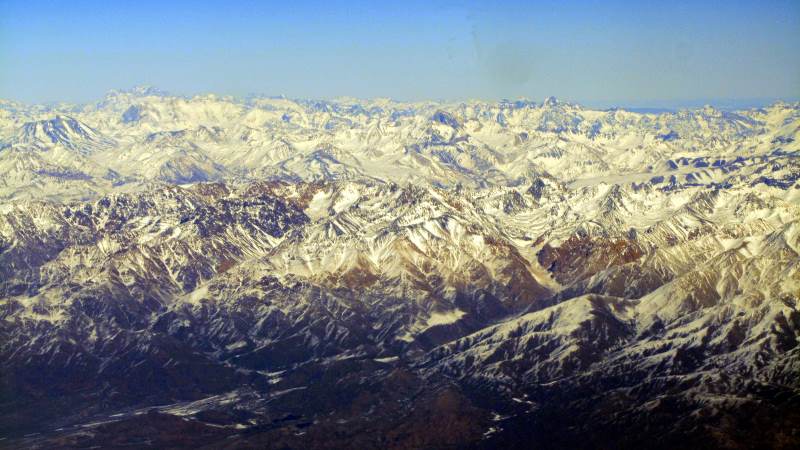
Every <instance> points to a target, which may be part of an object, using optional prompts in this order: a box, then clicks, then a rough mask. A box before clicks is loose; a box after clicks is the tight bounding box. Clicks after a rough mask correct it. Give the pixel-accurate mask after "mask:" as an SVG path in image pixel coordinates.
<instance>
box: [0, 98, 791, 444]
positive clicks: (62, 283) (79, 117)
mask: <svg viewBox="0 0 800 450" xmlns="http://www.w3.org/2000/svg"><path fill="white" fill-rule="evenodd" d="M799 139H800V104H787V103H778V104H775V105H772V106H770V107H767V108H762V109H752V110H744V111H720V110H717V109H714V108H712V107H705V108H703V109H698V110H691V111H680V112H675V113H662V114H640V113H634V112H629V111H625V110H621V109H615V110H605V111H596V110H590V109H585V108H582V107H580V106H578V105H573V104H567V103H562V102H559V101H557V100H556V99H554V98H548V99H546V100H545V101H544V102H541V103H539V102H531V101H503V102H479V101H471V102H463V103H453V104H444V103H435V102H422V103H400V102H394V101H390V100H383V99H377V100H368V101H367V100H365V101H362V100H352V99H341V100H336V101H307V100H289V99H285V98H265V97H252V98H247V99H233V98H227V97H217V96H213V95H205V96H196V97H192V98H185V97H176V96H170V95H168V94H165V93H162V92H160V91H158V90H155V89H152V88H150V89H145V88H137V89H134V90H131V91H124V92H112V93H110V94H109V95H108V96H106V98H104V99H103V100H102V101H99V102H97V103H93V104H87V105H56V106H31V105H23V104H19V103H15V102H9V101H3V102H0V199H1V200H0V319H2V320H0V371H2V372H0V375H2V377H0V436H7V437H6V441H5V443H4V442H3V441H2V440H0V446H3V445H11V446H12V447H33V448H36V447H42V448H46V447H53V446H56V447H59V446H60V447H76V446H91V445H104V446H115V445H116V446H121V445H133V446H155V447H162V448H163V447H180V446H193V447H199V446H203V445H205V446H208V447H210V448H220V447H226V446H229V447H231V448H251V447H254V446H256V447H258V446H262V447H263V446H266V447H270V448H272V447H274V448H280V447H287V448H301V447H302V448H309V447H310V448H342V447H350V448H454V447H456V448H498V447H502V448H530V447H536V448H562V447H571V448H576V447H578V448H606V447H608V448H642V447H648V448H674V447H698V448H699V447H704V448H709V447H712V448H713V447H720V448H755V447H760V446H767V447H773V448H792V447H793V446H795V445H798V443H800V431H798V429H797V427H796V423H797V420H798V419H800V345H798V339H800V304H799V302H800V181H798V179H799V178H800V140H799Z"/></svg>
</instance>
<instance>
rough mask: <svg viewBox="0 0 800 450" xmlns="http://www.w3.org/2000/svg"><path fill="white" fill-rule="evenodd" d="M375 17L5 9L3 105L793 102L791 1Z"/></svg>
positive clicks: (798, 81)
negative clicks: (141, 90)
mask: <svg viewBox="0 0 800 450" xmlns="http://www.w3.org/2000/svg"><path fill="white" fill-rule="evenodd" d="M378 3H379V2H355V1H347V2H344V1H341V2H337V1H327V2H275V3H274V2H267V1H248V2H241V1H240V2H236V1H228V2H223V1H220V2H214V1H208V2H201V1H196V2H181V1H175V2H154V1H138V2H127V1H125V2H123V1H80V0H75V1H50V2H46V1H36V0H27V1H13V0H12V1H9V0H0V97H2V98H8V99H13V100H19V101H25V102H46V101H71V102H82V101H91V100H95V99H98V98H100V97H102V96H103V95H104V94H105V93H106V92H107V91H108V90H111V89H118V88H130V87H132V86H135V85H142V84H148V85H154V86H157V87H159V88H161V89H164V90H167V91H170V92H174V93H177V94H186V95H190V94H195V93H200V92H215V93H219V94H230V95H246V94H250V93H260V94H267V95H286V96H289V97H309V98H332V97H337V96H355V97H392V98H395V99H399V100H418V99H448V100H453V99H467V98H481V99H501V98H518V97H527V98H534V99H541V98H544V97H546V96H549V95H555V96H557V97H559V98H563V99H567V100H571V101H576V102H581V103H584V104H588V105H596V106H612V105H626V106H654V107H659V106H666V107H669V106H676V105H677V106H685V105H689V106H691V105H694V104H702V103H707V102H710V103H715V104H721V105H722V106H725V104H726V103H728V104H731V105H734V104H737V103H757V102H759V101H764V100H766V101H769V100H773V99H777V98H783V99H789V100H794V99H797V98H798V97H800V56H798V55H800V1H797V0H788V1H769V0H766V1H739V2H737V1H719V2H704V1H692V2H672V1H669V2H667V1H663V2H648V1H572V2H568V1H560V2H545V1H541V2H540V1H531V2H504V3H498V4H497V5H493V6H490V5H489V3H490V2H451V1H437V0H428V1H424V2H416V1H405V2H391V3H389V2H387V3H386V4H378ZM381 3H382V2H381Z"/></svg>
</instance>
